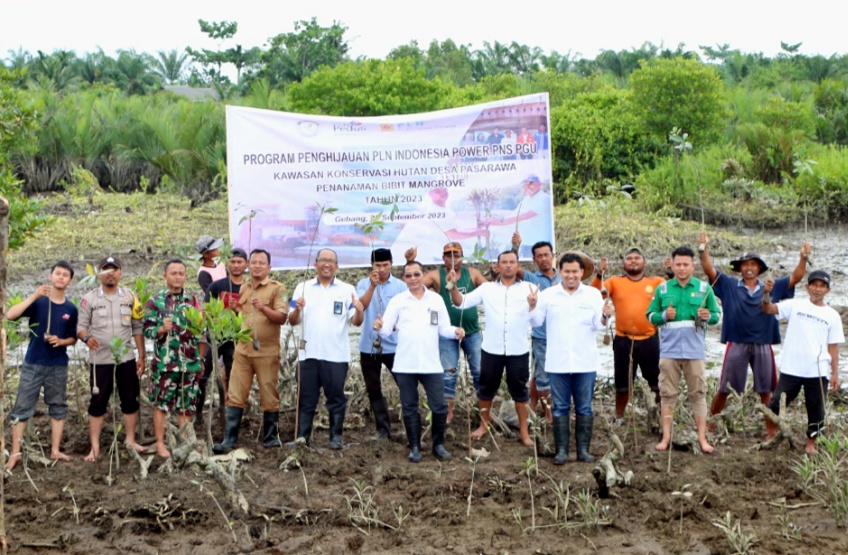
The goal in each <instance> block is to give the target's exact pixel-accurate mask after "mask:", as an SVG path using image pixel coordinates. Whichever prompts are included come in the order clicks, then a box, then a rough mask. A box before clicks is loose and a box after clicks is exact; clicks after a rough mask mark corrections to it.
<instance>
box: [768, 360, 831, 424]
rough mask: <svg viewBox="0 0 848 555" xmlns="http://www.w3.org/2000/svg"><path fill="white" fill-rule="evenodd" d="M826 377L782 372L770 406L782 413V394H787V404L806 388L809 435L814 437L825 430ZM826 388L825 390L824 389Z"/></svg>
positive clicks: (776, 411) (805, 398)
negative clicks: (810, 376) (811, 376)
mask: <svg viewBox="0 0 848 555" xmlns="http://www.w3.org/2000/svg"><path fill="white" fill-rule="evenodd" d="M827 384H828V381H827V379H826V378H801V377H798V376H791V375H789V374H783V373H781V374H780V379H778V380H777V389H775V390H774V395H772V398H771V401H769V404H768V408H770V409H771V411H772V412H773V413H775V414H780V396H781V395H783V394H784V393H785V394H786V404H787V405H788V404H789V403H791V402H792V401H794V400H795V399H796V398H797V397H798V394H799V393H801V388H802V387H803V388H804V404H805V405H806V406H807V437H808V438H810V439H813V438H815V437H818V435H819V434H821V433H823V432H824V403H825V401H826V400H827ZM822 388H824V391H822Z"/></svg>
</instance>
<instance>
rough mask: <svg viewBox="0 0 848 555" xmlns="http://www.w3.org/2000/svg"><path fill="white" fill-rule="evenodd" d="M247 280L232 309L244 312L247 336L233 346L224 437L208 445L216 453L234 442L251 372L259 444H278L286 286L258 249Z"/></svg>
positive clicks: (263, 252)
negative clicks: (274, 276)
mask: <svg viewBox="0 0 848 555" xmlns="http://www.w3.org/2000/svg"><path fill="white" fill-rule="evenodd" d="M249 264H250V281H249V282H247V283H243V284H242V285H241V289H240V290H239V297H238V304H237V305H236V310H237V311H238V312H241V314H242V315H243V316H244V319H243V320H242V329H250V330H251V337H252V339H251V340H248V341H240V342H239V343H238V345H236V348H235V353H234V357H233V368H232V373H231V376H230V383H229V388H228V389H227V418H226V429H225V431H224V439H223V441H222V442H221V443H216V444H215V445H213V446H212V450H213V451H214V452H215V453H217V454H223V453H229V452H230V451H232V450H233V448H234V447H235V445H236V442H237V441H238V434H239V427H240V426H241V418H242V416H243V415H244V409H245V408H247V401H248V397H250V388H251V386H252V385H253V376H256V382H257V385H258V386H259V402H260V404H261V405H262V435H261V438H260V439H261V441H262V446H263V447H265V448H271V447H279V446H280V445H281V442H280V439H279V434H278V433H277V426H278V423H279V419H280V392H279V390H278V389H277V382H278V378H279V374H280V327H281V326H282V325H283V324H285V323H286V317H287V316H286V288H285V286H284V285H283V284H282V283H280V282H279V281H275V280H273V279H271V278H270V277H269V274H270V272H271V254H270V253H269V252H268V251H266V250H262V249H253V251H251V253H250V262H249Z"/></svg>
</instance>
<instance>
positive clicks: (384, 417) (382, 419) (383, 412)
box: [371, 397, 392, 439]
mask: <svg viewBox="0 0 848 555" xmlns="http://www.w3.org/2000/svg"><path fill="white" fill-rule="evenodd" d="M371 412H373V413H374V423H375V424H376V425H377V438H378V439H391V437H392V419H391V417H390V416H389V402H388V401H387V400H386V398H385V397H382V398H380V400H379V401H371Z"/></svg>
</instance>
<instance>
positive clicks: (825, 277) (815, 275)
mask: <svg viewBox="0 0 848 555" xmlns="http://www.w3.org/2000/svg"><path fill="white" fill-rule="evenodd" d="M816 280H819V281H821V282H824V284H825V285H827V288H828V289H830V274H828V273H827V272H825V271H824V270H813V271H812V272H810V275H808V276H807V283H813V282H814V281H816Z"/></svg>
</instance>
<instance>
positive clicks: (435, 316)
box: [430, 310, 439, 326]
mask: <svg viewBox="0 0 848 555" xmlns="http://www.w3.org/2000/svg"><path fill="white" fill-rule="evenodd" d="M430 325H431V326H438V325H439V313H438V312H436V311H435V310H431V311H430Z"/></svg>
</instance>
